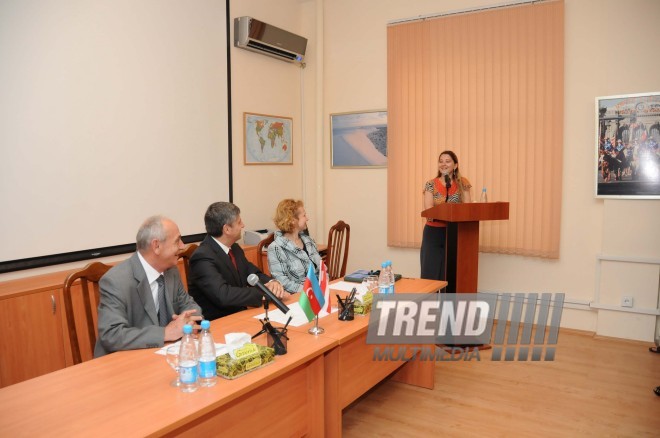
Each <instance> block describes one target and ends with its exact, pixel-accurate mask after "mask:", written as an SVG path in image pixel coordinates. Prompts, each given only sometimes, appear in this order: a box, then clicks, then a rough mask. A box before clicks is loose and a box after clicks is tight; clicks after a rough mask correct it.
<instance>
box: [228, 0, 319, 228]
mask: <svg viewBox="0 0 660 438" xmlns="http://www.w3.org/2000/svg"><path fill="white" fill-rule="evenodd" d="M230 14H231V16H232V18H234V17H240V16H250V17H253V18H256V19H258V20H261V21H264V22H267V23H268V24H272V25H274V26H277V27H279V28H282V29H285V30H287V31H289V32H293V33H295V34H298V35H301V36H304V37H305V38H307V39H308V40H309V41H308V49H307V53H306V57H307V59H308V61H307V63H306V64H307V67H306V68H304V69H303V68H301V67H300V66H299V65H298V64H292V63H288V62H284V61H281V60H278V59H274V58H270V57H268V56H264V55H261V54H258V53H254V52H249V51H246V50H241V49H238V48H235V47H232V48H231V51H232V52H231V56H232V96H233V101H232V108H233V124H232V126H233V145H232V147H233V154H234V157H233V165H234V203H235V204H236V205H238V206H239V207H240V209H241V216H242V217H243V220H244V222H245V224H246V229H260V228H273V227H274V225H273V221H272V217H273V215H274V213H275V207H276V206H277V203H278V202H279V201H280V200H282V199H284V198H295V199H303V200H304V201H305V203H306V204H307V205H306V206H307V210H309V214H310V217H311V219H312V222H311V223H310V227H311V230H312V233H314V231H315V228H313V225H314V224H315V222H316V221H315V220H314V219H315V217H314V216H315V214H318V213H317V210H316V209H317V203H316V197H315V195H314V193H315V188H314V186H315V184H316V172H315V171H314V168H315V160H316V150H315V147H314V146H313V145H314V140H315V135H316V132H315V130H314V125H315V111H314V109H315V102H316V97H315V95H316V73H317V70H316V65H318V63H317V62H315V61H314V58H315V56H316V53H317V51H316V48H315V37H316V30H315V29H316V26H315V4H314V3H313V2H306V3H305V2H303V3H301V2H300V1H298V0H282V1H278V2H277V5H276V7H275V5H274V4H273V2H272V1H270V0H240V1H235V0H233V1H232V2H231V9H230ZM232 29H233V23H232ZM232 37H233V30H232ZM243 112H251V113H259V114H271V115H277V116H286V117H292V118H293V130H294V134H293V165H245V164H244V161H243V148H244V146H243V136H244V133H243ZM303 163H304V166H303ZM320 240H321V241H325V239H324V238H320Z"/></svg>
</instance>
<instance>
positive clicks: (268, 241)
mask: <svg viewBox="0 0 660 438" xmlns="http://www.w3.org/2000/svg"><path fill="white" fill-rule="evenodd" d="M273 240H275V233H270V234H269V235H268V237H266V238H265V239H263V240H262V241H261V242H259V244H258V245H257V268H259V270H260V271H261V272H263V273H266V271H265V270H264V252H263V251H264V248H268V245H270V244H271V243H273Z"/></svg>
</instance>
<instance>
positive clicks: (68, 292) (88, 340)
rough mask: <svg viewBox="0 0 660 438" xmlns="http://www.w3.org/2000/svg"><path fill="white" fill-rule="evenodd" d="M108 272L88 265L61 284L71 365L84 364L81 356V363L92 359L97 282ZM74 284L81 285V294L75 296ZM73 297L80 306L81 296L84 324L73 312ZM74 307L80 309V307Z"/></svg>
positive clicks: (76, 292)
mask: <svg viewBox="0 0 660 438" xmlns="http://www.w3.org/2000/svg"><path fill="white" fill-rule="evenodd" d="M110 268H111V267H110V266H108V265H104V264H103V263H101V262H94V263H90V264H88V265H87V266H85V267H84V268H83V269H81V270H80V271H76V272H72V273H71V274H69V276H68V277H67V278H66V280H64V289H63V291H62V292H63V296H64V311H65V313H66V322H67V327H68V331H69V344H70V345H71V357H72V359H73V364H74V365H76V364H79V363H81V362H83V353H84V360H89V359H92V358H93V357H94V345H95V344H96V337H97V324H98V320H97V319H98V316H97V311H98V305H99V280H100V279H101V277H103V275H105V273H106V272H108V270H109V269H110ZM90 283H91V287H90ZM74 284H76V285H78V284H79V285H80V291H81V293H78V288H74V287H73V286H74ZM74 294H75V295H76V297H77V298H76V299H75V301H76V303H80V302H81V300H80V298H78V297H79V295H82V306H83V309H84V316H85V319H84V320H83V318H82V315H81V312H80V311H79V312H74V299H73V298H72V296H73V295H74ZM75 307H77V308H79V307H80V304H78V305H77V306H75ZM83 333H85V334H83ZM81 345H84V346H85V347H86V349H85V350H81Z"/></svg>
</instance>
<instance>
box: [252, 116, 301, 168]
mask: <svg viewBox="0 0 660 438" xmlns="http://www.w3.org/2000/svg"><path fill="white" fill-rule="evenodd" d="M243 121H244V123H243V129H244V132H243V134H244V135H243V138H244V139H245V160H244V163H245V164H293V150H292V146H293V145H292V141H291V140H292V128H293V119H291V118H290V117H279V116H269V115H266V114H252V113H243Z"/></svg>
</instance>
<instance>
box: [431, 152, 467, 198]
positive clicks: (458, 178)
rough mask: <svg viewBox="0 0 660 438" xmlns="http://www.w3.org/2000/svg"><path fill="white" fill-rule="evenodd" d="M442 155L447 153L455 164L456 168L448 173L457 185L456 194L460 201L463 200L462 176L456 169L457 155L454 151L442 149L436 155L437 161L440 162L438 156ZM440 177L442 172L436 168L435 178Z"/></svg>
mask: <svg viewBox="0 0 660 438" xmlns="http://www.w3.org/2000/svg"><path fill="white" fill-rule="evenodd" d="M443 155H449V156H450V157H451V159H452V161H453V162H454V163H455V164H456V169H454V171H453V172H452V173H451V174H450V176H451V179H453V180H456V184H457V185H458V195H459V196H460V198H461V202H463V177H462V176H461V172H459V170H458V157H457V156H456V154H455V153H454V151H449V150H447V151H442V152H440V155H438V162H440V157H442V156H443ZM440 177H442V172H440V170H439V169H438V176H437V178H440Z"/></svg>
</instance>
